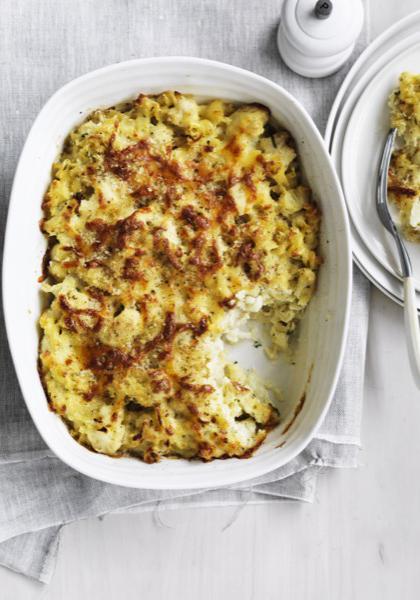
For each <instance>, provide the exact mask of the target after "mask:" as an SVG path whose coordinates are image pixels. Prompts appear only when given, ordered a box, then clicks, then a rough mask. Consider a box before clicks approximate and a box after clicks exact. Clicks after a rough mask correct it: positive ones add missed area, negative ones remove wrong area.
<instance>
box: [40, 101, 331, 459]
mask: <svg viewBox="0 0 420 600" xmlns="http://www.w3.org/2000/svg"><path fill="white" fill-rule="evenodd" d="M43 211H44V218H43V220H42V223H41V228H42V231H43V232H44V234H45V236H47V238H48V250H47V253H46V255H45V259H44V275H43V277H44V279H43V283H42V289H43V291H44V292H45V293H46V294H47V295H48V296H47V298H48V307H47V308H46V309H45V310H44V312H43V313H42V316H41V318H40V326H41V341H40V351H39V369H40V374H41V377H42V381H43V385H44V388H45V391H46V393H47V396H48V399H49V403H50V406H51V408H52V410H54V411H56V412H57V413H58V414H59V415H60V416H61V417H62V418H63V419H64V421H65V423H66V424H67V426H68V428H69V430H70V432H71V435H72V436H73V437H74V438H75V439H76V440H77V441H79V442H80V443H81V444H83V445H85V446H87V447H88V448H90V449H93V450H95V451H97V452H101V453H105V454H108V455H112V456H120V455H131V456H135V457H138V458H140V459H142V460H144V461H146V462H148V463H152V462H155V461H158V460H159V459H160V458H162V457H183V458H200V459H203V460H206V461H208V460H211V459H214V458H225V457H234V456H236V457H248V456H250V455H251V454H252V452H253V450H254V449H255V448H257V447H258V446H259V445H260V444H261V442H262V441H263V440H264V438H265V437H266V435H267V433H268V432H269V431H270V430H271V429H272V428H273V427H275V426H276V425H277V424H278V423H279V419H280V417H279V412H278V410H277V409H276V408H275V406H274V397H273V394H272V391H271V390H270V389H269V388H268V387H267V386H266V385H264V384H262V383H261V382H260V381H259V380H258V379H257V377H256V376H255V375H254V374H253V373H249V372H247V371H245V370H244V369H242V368H241V367H240V366H239V365H238V364H235V363H234V362H231V361H229V360H228V358H227V356H226V355H225V353H224V342H225V341H228V342H236V341H238V339H240V338H241V337H243V336H244V335H245V336H246V335H249V333H248V334H247V333H246V328H247V322H248V323H249V322H250V321H260V322H261V323H262V324H265V327H266V330H267V331H268V332H269V337H270V339H271V342H270V344H269V347H268V348H267V351H268V352H269V354H270V355H271V356H275V355H276V354H277V353H278V352H279V351H283V350H285V349H286V348H287V344H288V337H289V335H290V334H291V333H292V332H293V331H294V330H295V327H296V325H297V323H298V321H299V319H300V318H301V316H302V313H303V312H304V310H305V307H306V306H307V304H308V302H309V300H310V298H311V296H312V294H313V291H314V286H315V282H316V274H317V269H318V265H319V263H320V259H319V257H318V255H317V245H318V233H319V224H320V216H319V211H318V209H317V206H316V204H315V202H314V201H313V199H312V196H311V191H310V189H309V188H308V187H307V186H306V185H304V184H303V183H302V180H301V175H300V172H299V166H298V162H297V157H296V149H295V145H294V143H293V140H292V138H291V136H290V134H289V133H288V132H287V131H284V130H282V129H280V128H278V127H277V126H276V125H275V123H274V122H273V121H272V119H271V117H270V112H269V110H268V109H267V108H265V107H264V106H262V105H259V104H243V105H236V104H231V103H229V102H223V101H221V100H213V101H211V102H202V103H201V102H198V101H197V100H196V99H194V98H193V97H191V96H187V95H183V94H179V93H177V92H165V93H162V94H159V95H156V96H145V95H140V96H139V97H138V98H137V100H135V101H134V102H132V103H128V104H124V105H120V106H117V107H111V108H108V109H103V110H96V111H95V112H93V113H92V114H91V115H90V116H89V117H88V118H87V120H86V121H85V122H84V123H82V124H81V125H80V126H78V127H76V128H75V129H74V130H73V131H72V132H71V133H70V135H69V136H68V138H67V140H66V142H65V144H64V147H63V151H62V153H61V155H60V157H59V158H58V160H57V162H56V163H55V164H54V166H53V174H52V181H51V184H50V186H49V188H48V190H47V192H46V194H45V198H44V201H43ZM244 332H245V333H244Z"/></svg>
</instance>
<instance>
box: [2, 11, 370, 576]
mask: <svg viewBox="0 0 420 600" xmlns="http://www.w3.org/2000/svg"><path fill="white" fill-rule="evenodd" d="M279 13H280V4H279V3H278V2H277V1H275V0H266V2H264V3H256V2H247V3H244V2H242V1H241V0H231V1H230V2H229V3H226V2H224V0H179V1H178V2H177V3H173V2H171V1H170V0H155V1H154V2H153V3H150V2H147V1H146V0H138V1H137V2H131V1H128V2H124V3H122V2H120V1H119V0H103V1H102V2H101V3H100V9H99V10H98V3H97V2H95V0H74V1H73V2H72V3H71V4H69V3H67V2H66V1H65V0H44V2H42V3H39V2H36V0H4V2H3V5H2V17H3V18H2V20H1V22H0V48H1V52H2V55H3V58H4V59H6V60H3V61H1V62H0V73H1V76H2V81H3V86H2V88H1V90H0V98H1V102H0V141H1V145H2V148H3V157H2V158H3V160H2V161H1V166H0V168H1V170H2V177H1V178H0V186H1V188H0V198H1V203H0V206H1V210H0V219H1V222H2V224H3V228H2V229H4V223H5V216H6V211H7V203H8V197H9V193H10V186H11V181H12V178H13V173H14V170H15V167H16V162H17V157H18V153H19V151H20V148H21V147H22V144H23V141H24V138H25V136H26V134H27V131H28V129H29V126H30V124H31V122H32V121H33V119H34V118H35V116H36V114H37V112H38V111H39V109H40V108H41V106H42V104H43V103H44V102H45V101H46V100H47V98H48V97H49V96H50V95H51V93H52V92H54V91H55V90H56V89H57V88H58V87H60V86H61V85H62V84H63V83H65V82H66V81H68V80H70V79H72V78H73V77H76V76H78V75H80V74H82V73H85V72H87V71H89V70H92V69H94V68H97V67H100V66H103V65H105V64H109V63H113V62H118V61H121V60H127V59H130V58H134V57H143V56H157V55H169V54H171V55H192V56H202V57H206V58H211V59H215V60H221V61H224V62H229V63H231V64H234V65H237V66H241V67H244V68H247V69H250V70H253V71H255V72H257V73H259V74H261V75H264V76H266V77H268V78H270V79H272V80H274V81H275V82H277V83H279V84H281V85H283V86H284V87H285V88H286V89H288V90H289V91H290V92H291V93H292V94H294V95H295V96H296V97H297V98H298V100H300V101H301V102H302V103H303V105H304V106H305V107H306V109H307V110H308V112H309V113H310V114H311V116H312V117H313V119H314V120H315V122H316V123H317V125H318V127H319V128H320V130H321V131H323V129H324V126H325V122H326V119H327V116H328V112H329V110H330V107H331V104H332V101H333V98H334V96H335V94H336V92H337V89H338V87H339V85H340V83H341V81H342V79H343V78H344V75H345V73H346V70H347V69H348V67H349V66H350V64H351V62H352V60H354V58H355V57H356V56H357V54H358V53H359V52H360V51H361V49H362V48H363V47H364V45H365V44H366V39H367V34H366V31H364V32H363V33H362V36H361V38H360V39H359V41H358V44H357V46H356V49H355V52H354V55H353V57H352V59H350V61H349V63H348V65H347V67H345V68H343V69H342V70H341V71H340V72H339V73H338V74H336V75H333V76H331V77H328V78H325V79H322V80H308V79H304V78H302V77H299V76H297V75H295V74H294V73H292V72H291V71H290V70H289V69H288V68H287V67H286V66H285V65H284V64H283V63H282V62H281V59H280V57H279V55H278V52H277V48H276V42H275V33H276V28H277V25H278V20H279ZM47 32H48V35H47ZM140 89H141V82H139V90H140ZM28 201H31V199H30V198H29V199H28ZM23 244H24V242H23ZM368 305H369V284H368V282H367V281H366V280H365V279H364V277H363V276H362V275H361V273H360V272H358V271H357V269H355V274H354V290H353V301H352V308H351V326H350V332H349V338H348V343H347V350H346V354H345V359H344V367H343V371H342V373H341V377H340V380H339V384H338V387H337V391H336V394H335V397H334V400H333V402H332V404H331V408H330V410H329V412H328V414H327V416H326V419H325V421H324V423H323V425H322V426H321V428H320V429H319V431H318V433H317V435H316V437H315V438H314V439H313V441H312V442H311V443H310V444H309V445H308V447H307V448H306V449H305V450H304V451H303V452H302V453H301V454H300V455H299V456H297V457H296V458H295V459H294V460H293V461H291V462H290V463H288V464H287V465H285V466H283V467H281V468H280V469H277V470H276V471H273V472H271V473H268V474H266V475H264V476H262V477H259V478H257V479H254V480H252V481H250V482H249V481H248V482H245V483H242V484H237V485H234V486H230V487H228V488H222V489H218V490H210V491H209V490H197V491H194V492H192V491H191V490H177V491H168V490H160V491H156V490H130V489H127V488H122V487H118V486H112V485H108V484H104V483H102V482H99V481H95V480H93V479H90V478H88V477H85V476H83V475H80V474H79V473H77V472H75V471H73V470H72V469H71V468H69V467H68V466H66V465H65V464H63V463H62V462H61V461H60V460H59V459H57V458H56V457H55V456H54V455H53V454H52V453H51V451H50V450H49V449H48V448H47V447H46V446H45V444H44V443H43V441H42V440H41V438H40V436H39V434H38V432H37V431H36V429H35V427H34V425H33V424H32V421H31V419H30V417H29V414H28V412H27V410H26V408H25V404H24V401H23V399H22V397H21V394H20V391H19V387H18V384H17V381H16V378H15V375H14V370H13V366H12V363H11V359H10V355H9V352H8V348H7V341H6V338H5V332H4V327H3V324H1V327H0V358H1V364H2V369H1V370H0V390H1V398H2V401H1V403H0V482H1V485H0V564H2V565H4V566H6V567H9V568H10V569H13V570H15V571H18V572H21V573H24V574H25V575H27V576H30V577H33V578H35V579H38V580H39V581H43V582H48V581H49V579H50V577H51V575H52V573H53V569H54V564H55V557H56V554H57V551H58V546H59V532H60V529H61V527H62V526H63V525H64V524H66V523H70V522H72V521H74V520H77V519H82V518H88V517H92V516H100V515H105V514H108V513H110V512H123V511H130V512H132V511H151V510H154V509H155V507H156V505H157V504H156V503H159V504H158V505H159V511H160V510H165V509H176V508H179V507H189V506H191V507H193V506H220V505H235V504H236V505H238V504H241V503H243V502H251V503H264V502H278V501H281V500H284V499H293V500H305V501H311V500H312V499H313V497H314V493H315V489H316V479H317V474H318V472H319V470H320V469H321V468H323V467H354V466H357V462H358V453H359V449H360V419H361V412H362V394H363V371H364V358H365V346H366V339H367V329H368Z"/></svg>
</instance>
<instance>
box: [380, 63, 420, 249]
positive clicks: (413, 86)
mask: <svg viewBox="0 0 420 600" xmlns="http://www.w3.org/2000/svg"><path fill="white" fill-rule="evenodd" d="M389 107H390V110H391V127H396V128H397V131H398V136H399V139H400V140H401V147H400V149H398V150H396V151H395V152H394V153H393V155H392V159H391V165H390V170H389V180H388V183H389V185H388V192H389V198H390V200H391V201H392V202H393V203H394V205H395V206H396V208H397V210H398V212H399V216H400V221H401V228H402V231H403V234H404V236H405V237H406V238H407V239H408V240H410V241H411V242H420V75H413V74H411V73H402V74H401V76H400V85H399V88H398V89H396V90H395V91H394V92H393V93H392V94H391V96H390V99H389Z"/></svg>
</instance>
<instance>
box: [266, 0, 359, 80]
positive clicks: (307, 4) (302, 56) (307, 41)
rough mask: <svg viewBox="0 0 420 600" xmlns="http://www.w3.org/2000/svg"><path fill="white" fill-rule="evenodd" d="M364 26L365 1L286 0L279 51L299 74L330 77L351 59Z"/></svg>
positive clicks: (282, 14) (279, 30) (282, 15)
mask: <svg viewBox="0 0 420 600" xmlns="http://www.w3.org/2000/svg"><path fill="white" fill-rule="evenodd" d="M362 25H363V4H362V1H361V0H318V2H317V1H316V0H284V2H283V7H282V12H281V21H280V25H279V29H278V35H277V44H278V48H279V52H280V54H281V56H282V58H283V60H284V62H285V63H286V64H287V66H288V67H290V68H291V69H292V70H293V71H295V72H296V73H299V75H303V76H305V77H326V76H327V75H331V74H332V73H335V71H338V69H339V68H340V67H341V66H342V65H343V64H344V63H345V61H346V60H347V59H348V57H349V56H350V54H351V53H352V51H353V48H354V45H355V42H356V40H357V38H358V36H359V34H360V31H361V29H362Z"/></svg>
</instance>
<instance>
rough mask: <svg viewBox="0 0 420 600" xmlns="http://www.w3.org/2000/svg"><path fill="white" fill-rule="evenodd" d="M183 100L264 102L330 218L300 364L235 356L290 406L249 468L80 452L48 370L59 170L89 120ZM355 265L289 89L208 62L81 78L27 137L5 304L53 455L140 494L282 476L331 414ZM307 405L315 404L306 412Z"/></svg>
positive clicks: (313, 133)
mask: <svg viewBox="0 0 420 600" xmlns="http://www.w3.org/2000/svg"><path fill="white" fill-rule="evenodd" d="M169 89H176V90H178V91H180V92H186V93H193V94H195V95H198V96H202V97H203V96H204V97H219V98H224V99H230V100H234V101H238V102H250V101H251V102H260V103H262V104H265V105H266V106H268V107H269V108H270V109H271V111H272V113H273V116H274V117H275V119H276V120H277V121H278V122H279V123H280V124H281V125H282V126H284V127H285V128H287V129H288V130H289V131H290V132H291V134H292V135H293V137H294V139H295V141H296V143H297V146H298V152H299V154H300V158H301V161H302V164H303V169H304V173H305V176H306V178H307V180H308V182H309V184H310V186H311V187H312V189H313V191H314V193H315V196H316V199H317V201H318V202H319V204H320V206H321V210H322V215H323V224H322V235H321V252H322V255H323V257H324V261H325V262H324V265H323V266H322V268H321V271H320V277H319V284H318V289H317V292H316V294H315V297H314V299H313V300H312V302H311V304H310V306H309V309H308V311H307V314H306V316H305V318H304V321H303V324H302V331H301V338H300V343H299V349H298V352H297V359H296V365H295V366H293V367H285V366H284V365H283V364H282V361H281V360H280V361H277V362H275V363H269V362H268V361H266V360H264V359H263V358H262V356H263V355H262V353H261V352H260V353H259V354H256V353H253V351H252V350H250V349H249V348H248V347H244V346H242V347H239V348H238V349H236V350H235V352H236V354H237V356H239V357H240V359H241V361H242V363H245V364H248V365H249V366H251V364H252V365H253V366H255V365H256V366H257V369H259V370H261V371H263V372H265V373H268V372H270V373H271V374H272V375H273V374H276V377H277V379H278V380H280V382H281V385H282V388H283V390H284V392H285V397H286V398H287V402H286V403H285V405H284V406H283V407H282V408H283V414H284V415H285V421H284V424H283V425H282V426H279V427H278V428H277V429H275V430H274V431H273V432H272V433H271V434H270V435H269V437H268V438H267V440H266V441H265V442H264V444H263V445H262V446H261V447H260V448H259V449H258V451H257V452H256V453H255V454H254V455H253V456H252V457H251V458H249V459H246V460H241V459H227V460H219V461H217V460H216V461H213V462H210V463H203V462H199V461H185V460H163V461H161V462H160V463H156V464H152V465H149V464H145V463H143V462H141V461H138V460H135V459H133V458H119V459H116V458H111V457H108V456H104V455H101V454H96V453H94V452H92V451H89V450H87V449H86V448H84V447H83V446H81V445H79V444H78V443H77V442H75V441H74V440H73V439H72V437H71V436H70V434H69V433H68V431H67V428H66V427H65V425H64V424H63V422H62V421H61V419H60V418H59V417H57V416H56V415H55V414H54V413H52V412H51V411H50V410H49V408H48V404H47V400H46V397H45V394H44V391H43V388H42V385H41V382H40V379H39V376H38V371H37V350H38V340H39V332H38V327H37V322H38V317H39V314H40V310H41V295H40V291H39V284H38V281H37V279H38V277H39V275H40V272H41V261H42V256H43V253H44V251H45V240H44V238H43V236H42V235H41V232H40V230H39V220H40V218H41V201H42V197H43V194H44V192H45V190H46V188H47V186H48V183H49V180H50V174H51V164H52V162H53V161H54V159H55V158H56V156H57V155H58V153H59V152H60V149H61V145H62V143H63V140H64V138H65V137H66V135H67V133H68V132H69V131H70V130H71V129H72V128H73V127H74V126H75V125H76V124H77V123H79V122H80V121H82V120H83V119H84V118H85V117H86V116H87V115H88V114H89V112H90V111H92V110H93V109H95V108H98V107H106V106H110V105H113V104H115V103H117V102H120V101H123V100H126V99H129V98H133V97H135V96H136V95H138V94H139V93H140V92H143V93H157V92H161V91H164V90H169ZM350 293H351V255H350V243H349V228H348V222H347V215H346V210H345V205H344V200H343V197H342V192H341V189H340V185H339V182H338V180H337V177H336V175H335V173H334V170H333V167H332V164H331V161H330V158H329V156H328V154H327V151H326V149H325V147H324V144H323V141H322V138H321V136H320V134H319V132H318V130H317V129H316V127H315V126H314V124H313V123H312V121H311V119H310V118H309V116H308V115H307V114H306V112H305V111H304V109H303V108H302V107H301V106H300V105H299V103H298V102H297V101H296V100H295V99H294V98H293V97H292V96H291V95H290V94H288V93H287V92H286V91H285V90H284V89H282V88H281V87H279V86H278V85H276V84H274V83H272V82H271V81H268V80H267V79H264V78H262V77H259V76H258V75H255V74H253V73H250V72H248V71H244V70H242V69H238V68H235V67H232V66H230V65H226V64H223V63H217V62H212V61H207V60H203V59H197V58H187V57H169V58H151V59H141V60H133V61H129V62H124V63H119V64H116V65H112V66H109V67H106V68H103V69H100V70H98V71H93V72H92V73H88V74H87V75H85V76H83V77H80V78H78V79H75V80H74V81H72V82H70V83H69V84H67V85H65V86H64V87H63V88H61V89H60V90H59V91H58V92H56V93H55V94H54V96H53V97H52V98H51V99H50V100H49V101H48V102H47V104H46V105H45V106H44V108H43V109H42V111H41V112H40V114H39V115H38V117H37V119H36V120H35V123H34V125H33V127H32V129H31V131H30V133H29V135H28V139H27V141H26V144H25V146H24V148H23V151H22V155H21V157H20V161H19V164H18V167H17V170H16V175H15V180H14V184H13V189H12V194H11V200H10V207H9V215H8V222H7V229H6V238H5V246H4V263H3V300H4V313H5V320H6V328H7V334H8V338H9V344H10V349H11V353H12V356H13V360H14V364H15V368H16V372H17V376H18V379H19V383H20V386H21V389H22V393H23V396H24V398H25V401H26V404H27V407H28V409H29V412H30V413H31V415H32V418H33V420H34V422H35V424H36V426H37V428H38V430H39V432H40V434H41V435H42V437H43V438H44V440H45V442H46V443H47V444H48V445H49V447H50V448H51V450H52V451H53V452H54V453H55V454H56V455H57V456H58V457H60V458H61V459H62V460H63V461H64V462H66V463H67V464H69V465H70V466H71V467H73V468H75V469H77V470H78V471H80V472H82V473H84V474H86V475H89V476H91V477H94V478H97V479H100V480H103V481H107V482H110V483H114V484H118V485H124V486H130V487H138V488H155V489H159V488H163V489H180V488H208V487H216V486H222V485H229V484H232V483H235V482H238V481H244V480H246V479H250V478H252V477H256V476H259V475H263V474H264V473H267V472H269V471H271V470H273V469H276V468H278V467H280V466H282V465H284V464H285V463H286V462H288V461H290V460H291V459H292V458H293V457H295V456H296V455H297V454H298V453H299V452H300V451H301V450H302V449H303V448H304V447H305V446H306V445H307V444H308V443H309V441H310V440H311V438H312V437H313V435H314V433H315V432H316V429H317V427H318V426H319V425H320V423H321V422H322V419H323V417H324V415H325V413H326V411H327V409H328V406H329V404H330V401H331V398H332V394H333V392H334V389H335V385H336V382H337V378H338V374H339V370H340V366H341V361H342V356H343V349H344V343H345V337H346V330H347V326H348V313H349V302H350ZM303 399H304V401H303Z"/></svg>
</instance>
